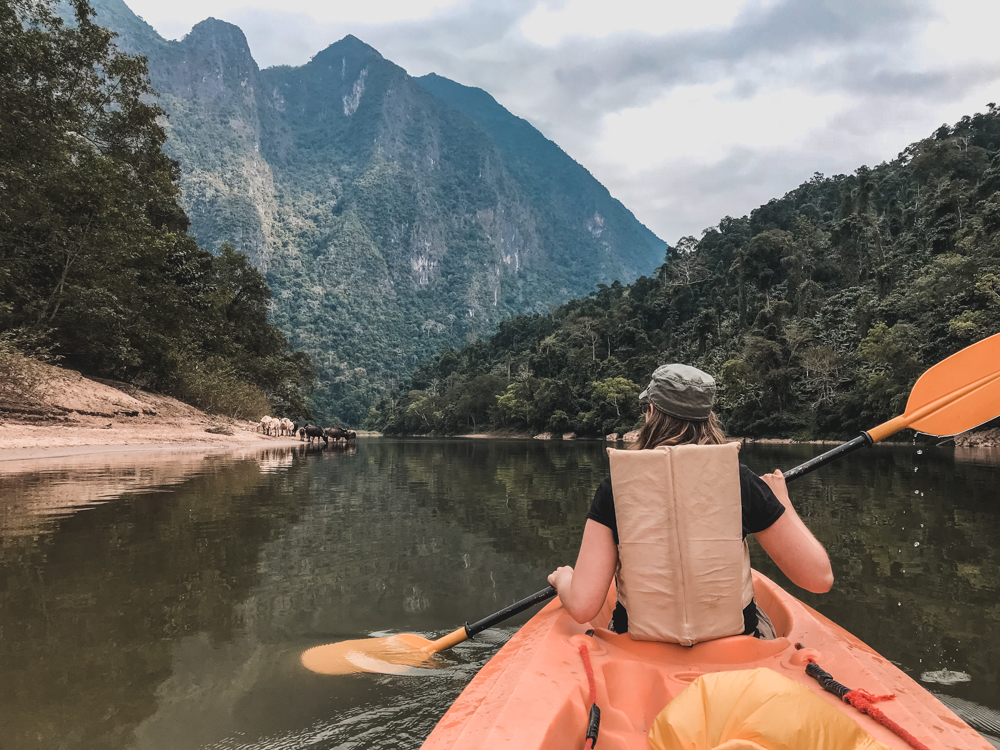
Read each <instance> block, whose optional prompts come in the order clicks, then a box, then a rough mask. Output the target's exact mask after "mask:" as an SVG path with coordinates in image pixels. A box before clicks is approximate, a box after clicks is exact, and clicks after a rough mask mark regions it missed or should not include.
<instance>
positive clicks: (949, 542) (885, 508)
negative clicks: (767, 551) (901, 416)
mask: <svg viewBox="0 0 1000 750" xmlns="http://www.w3.org/2000/svg"><path fill="white" fill-rule="evenodd" d="M817 452H818V449H817V448H814V447H812V446H749V447H747V448H745V449H744V452H743V458H742V460H743V461H744V462H745V463H747V464H748V465H749V466H750V467H751V468H753V469H755V470H756V471H758V472H764V471H769V470H771V469H773V468H774V467H781V468H786V469H787V468H790V467H791V466H794V465H796V464H798V463H801V462H802V461H803V460H806V459H807V458H810V457H811V456H813V455H815V454H816V453H817ZM606 473H607V457H606V455H605V453H604V450H603V445H601V444H599V443H587V442H575V443H561V442H540V441H481V440H449V441H445V440H440V441H436V440H409V441H407V440H388V439H375V440H362V441H360V442H359V443H358V447H357V449H356V450H353V451H350V452H345V451H344V450H325V451H322V450H312V451H310V450H306V449H305V447H303V448H301V449H289V450H280V451H265V452H254V453H245V454H232V455H223V456H219V455H216V456H208V457H205V456H197V455H191V454H163V453H161V454H155V455H146V454H141V455H140V454H132V455H127V454H126V455H121V456H110V457H109V456H105V457H91V458H76V459H66V460H61V459H57V460H50V461H47V462H44V463H37V464H35V465H33V466H32V465H17V466H15V465H14V464H13V463H12V462H0V665H2V668H0V717H2V720H0V748H3V749H4V750H19V749H21V748H25V749H29V748H46V750H48V749H50V748H95V749H97V748H100V749H101V750H104V749H106V748H108V749H117V748H129V749H132V748H136V749H142V750H160V749H163V750H184V749H186V748H219V749H220V750H222V749H225V750H235V749H237V748H261V749H264V748H269V749H277V748H281V749H285V748H408V749H411V748H414V747H417V746H418V745H419V743H420V741H421V740H422V739H423V738H424V737H426V735H427V734H428V733H429V732H430V730H431V728H432V727H433V725H434V723H435V722H436V721H437V719H438V718H439V717H440V716H441V715H442V714H443V713H444V711H445V710H446V709H447V707H448V706H449V705H450V703H451V702H452V701H453V700H454V698H455V697H456V696H457V695H458V694H459V693H460V692H461V690H462V688H463V687H464V686H465V685H466V684H467V683H468V681H469V680H470V679H471V678H472V676H473V675H474V674H475V672H476V670H477V669H478V668H479V667H480V666H481V665H482V664H483V663H485V661H486V660H487V659H488V658H489V657H490V656H491V655H492V654H493V653H494V652H495V651H496V649H497V648H498V646H499V645H500V644H501V643H502V642H503V641H505V640H506V639H507V638H509V637H510V635H511V634H512V633H513V632H514V630H515V629H516V627H517V624H518V623H517V622H514V623H512V624H511V625H510V626H509V627H507V628H502V629H498V630H494V631H489V632H488V633H486V634H484V635H483V636H480V637H479V638H478V639H477V641H476V642H475V643H466V644H462V645H461V646H459V647H458V648H456V649H455V650H454V651H453V652H452V653H451V655H450V657H449V659H450V664H449V666H448V667H447V668H445V669H442V670H438V672H437V673H436V674H435V676H433V677H419V678H417V677H400V676H396V677H389V676H378V675H370V674H364V675H355V676H345V677H329V676H318V675H314V674H311V673H308V672H306V671H305V670H304V669H303V668H302V667H301V666H300V665H299V661H298V657H299V654H300V653H301V652H302V651H303V650H304V649H306V648H308V647H310V646H314V645H317V644H320V643H328V642H331V641H335V640H342V639H347V638H359V637H366V636H369V635H372V634H385V633H392V632H415V633H419V634H422V635H424V636H428V637H436V636H439V635H442V634H443V633H444V632H445V631H450V630H452V629H454V628H455V627H457V626H459V625H461V624H462V623H464V622H465V621H467V620H475V619H478V618H480V617H482V616H484V615H486V614H489V613H490V612H493V611H495V610H497V609H499V608H501V607H502V606H504V605H506V604H508V603H510V602H512V601H514V600H515V599H518V598H520V597H522V596H526V595H527V594H530V593H532V592H534V591H536V590H538V589H540V588H542V587H543V586H544V585H545V576H546V575H547V574H548V573H549V572H550V571H551V570H552V569H553V568H555V567H556V566H557V565H560V564H566V563H572V561H573V559H574V558H575V554H576V549H577V546H578V544H579V539H580V535H581V532H582V529H583V523H584V514H585V512H586V510H587V507H588V505H589V503H590V499H591V497H592V495H593V490H594V488H595V487H596V486H597V484H598V483H599V482H600V480H601V479H602V478H603V477H604V476H605V474H606ZM792 497H793V499H794V501H795V502H796V505H797V507H798V508H799V511H800V513H801V514H802V515H803V516H804V517H805V518H806V521H807V523H808V524H809V526H810V527H811V528H812V529H813V531H814V532H815V533H816V535H817V536H818V537H819V539H820V540H821V541H822V542H823V543H824V544H826V546H827V548H828V549H829V551H830V555H831V558H832V560H833V564H834V572H835V574H836V576H837V583H836V586H835V589H834V591H833V592H832V593H831V594H829V595H826V596H813V595H808V594H804V593H803V592H801V591H800V590H798V589H796V588H795V587H793V586H791V584H789V583H788V582H787V581H786V580H785V579H784V578H783V577H782V576H781V575H780V573H778V572H777V571H776V570H775V569H774V567H773V566H772V565H771V564H770V562H769V561H768V560H767V558H766V556H764V554H763V553H762V552H760V550H759V549H755V550H754V564H755V566H756V567H758V568H760V569H761V570H762V571H763V572H765V573H766V574H768V575H770V576H772V577H775V578H776V579H777V580H778V581H779V582H781V583H782V584H783V585H785V586H786V587H787V588H788V589H789V590H790V591H792V592H793V593H795V594H796V595H797V596H799V597H800V598H802V599H803V600H804V601H806V602H807V603H809V604H811V605H812V606H814V607H816V608H817V609H819V610H820V611H822V612H823V613H824V614H826V615H827V616H828V617H830V618H832V619H834V620H835V621H837V622H838V623H840V624H841V625H843V626H844V627H846V628H847V629H848V630H850V631H852V632H853V633H855V634H856V635H858V636H859V637H860V638H862V639H863V640H865V641H867V642H868V643H869V644H870V645H871V646H873V647H874V648H875V649H877V650H878V651H880V652H882V653H883V654H884V655H885V656H887V657H888V658H889V659H891V660H892V661H894V662H895V663H896V664H898V665H899V666H900V667H901V668H902V669H904V670H905V671H906V672H908V673H909V674H910V675H912V676H913V677H914V678H915V679H918V680H920V679H923V680H924V681H925V684H926V686H927V687H928V688H929V689H932V690H934V691H936V692H938V693H940V694H944V695H946V696H952V697H956V698H960V699H964V700H967V701H972V702H974V703H976V704H978V705H979V706H982V707H985V708H987V709H991V710H996V711H1000V686H998V683H997V679H998V677H997V676H998V674H1000V628H998V624H1000V551H998V550H1000V455H996V454H993V455H991V454H989V453H983V452H979V453H973V452H969V451H967V452H961V451H955V450H953V449H944V448H931V449H927V448H924V449H923V451H922V452H920V451H918V449H917V448H915V447H881V446H880V447H877V448H875V449H872V450H870V451H867V452H862V453H860V454H856V455H854V456H852V457H849V458H847V459H844V460H842V461H841V462H840V463H839V464H835V465H832V466H829V467H825V468H823V469H821V470H820V471H819V472H817V473H816V474H813V475H811V476H808V477H806V478H804V479H802V480H800V481H799V482H798V483H796V484H795V485H793V489H792ZM521 621H522V622H523V618H522V620H521ZM942 680H943V682H942Z"/></svg>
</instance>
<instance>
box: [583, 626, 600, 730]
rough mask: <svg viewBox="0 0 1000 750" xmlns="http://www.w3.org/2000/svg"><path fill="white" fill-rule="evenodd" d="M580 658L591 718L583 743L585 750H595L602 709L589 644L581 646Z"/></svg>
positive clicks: (588, 632)
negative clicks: (599, 704) (598, 702)
mask: <svg viewBox="0 0 1000 750" xmlns="http://www.w3.org/2000/svg"><path fill="white" fill-rule="evenodd" d="M587 635H589V636H593V635H594V631H593V630H588V631H587ZM579 651H580V658H581V659H583V670H584V672H586V673H587V687H588V689H589V690H590V717H589V719H588V721H587V734H586V735H585V740H584V743H583V748H584V750H593V749H594V747H596V746H597V735H598V734H599V733H600V731H601V709H600V707H599V706H598V705H597V681H596V680H595V679H594V667H593V665H592V664H591V663H590V651H588V650H587V644H585V643H581V644H580V648H579Z"/></svg>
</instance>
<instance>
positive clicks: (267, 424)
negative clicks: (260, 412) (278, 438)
mask: <svg viewBox="0 0 1000 750" xmlns="http://www.w3.org/2000/svg"><path fill="white" fill-rule="evenodd" d="M277 421H278V420H277V419H271V417H267V416H264V417H261V418H260V431H261V432H263V433H264V434H265V435H270V434H271V429H272V426H273V425H272V423H273V422H277Z"/></svg>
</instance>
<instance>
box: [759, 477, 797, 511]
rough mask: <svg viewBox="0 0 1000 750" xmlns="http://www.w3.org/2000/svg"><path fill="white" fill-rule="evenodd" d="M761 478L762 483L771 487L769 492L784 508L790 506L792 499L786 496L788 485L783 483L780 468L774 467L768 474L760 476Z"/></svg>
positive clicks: (783, 478)
mask: <svg viewBox="0 0 1000 750" xmlns="http://www.w3.org/2000/svg"><path fill="white" fill-rule="evenodd" d="M761 479H763V480H764V484H766V485H767V486H768V487H770V488H771V492H773V493H774V496H775V497H776V498H778V500H779V501H780V502H781V504H782V505H784V506H785V507H786V508H790V507H792V501H791V500H790V499H789V497H788V485H787V484H785V475H784V474H782V473H781V469H775V470H774V471H772V472H771V473H770V474H765V475H764V476H762V477H761Z"/></svg>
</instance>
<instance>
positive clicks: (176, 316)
mask: <svg viewBox="0 0 1000 750" xmlns="http://www.w3.org/2000/svg"><path fill="white" fill-rule="evenodd" d="M72 6H73V15H74V18H73V22H72V23H64V21H63V20H62V19H60V18H59V17H58V16H57V15H56V13H55V9H54V6H53V3H52V2H46V1H45V0H0V343H2V344H3V347H2V350H3V351H4V352H9V351H11V348H12V347H19V348H20V349H22V350H25V349H26V350H29V351H32V352H41V353H44V354H47V355H48V356H50V357H54V358H58V359H62V360H63V361H64V362H65V363H66V364H69V365H71V366H73V367H75V368H78V369H80V370H81V371H83V372H85V373H87V374H90V375H95V376H104V377H109V378H115V379H119V380H126V381H129V382H131V383H134V384H136V385H140V386H142V387H147V388H152V389H156V390H161V391H164V392H167V393H170V394H172V395H176V396H178V397H180V398H182V399H184V400H186V401H189V402H190V403H193V404H195V405H198V406H201V407H203V408H207V409H209V410H212V411H216V412H219V413H228V414H231V415H233V416H241V417H256V416H259V413H260V412H262V411H267V410H270V409H272V408H273V409H275V410H278V411H280V412H281V413H283V414H305V413H307V412H308V408H307V406H306V401H305V397H306V395H307V389H308V386H309V385H310V383H311V381H312V378H313V375H314V373H313V370H312V365H311V364H310V362H309V359H308V357H307V356H306V355H304V354H302V353H299V352H294V351H292V349H291V347H290V346H289V344H288V342H287V340H286V339H285V337H284V335H283V334H282V333H281V332H280V331H279V330H278V329H277V328H276V327H275V326H273V325H272V324H271V323H269V322H268V319H267V312H268V306H269V304H270V297H271V293H270V290H269V289H268V286H267V283H266V281H265V279H264V276H263V275H262V274H261V273H260V272H259V271H258V270H257V269H255V268H254V267H253V266H252V265H251V264H250V263H249V262H248V260H247V258H246V257H245V256H244V255H242V254H240V253H237V252H235V251H234V250H233V248H232V247H231V246H225V247H223V248H222V250H221V252H220V254H219V255H218V256H213V255H212V254H211V253H209V252H207V251H206V250H203V249H201V248H200V247H198V245H197V243H196V241H195V240H194V239H193V238H192V237H191V236H190V235H189V234H188V225H189V222H188V218H187V216H186V215H185V213H184V211H183V210H182V209H181V207H180V205H179V203H178V196H179V192H180V191H179V188H178V185H177V182H178V179H179V175H180V170H179V167H178V165H177V163H176V162H174V161H172V160H171V159H170V158H168V157H167V156H166V155H165V154H164V153H163V151H162V150H161V147H162V145H163V143H164V140H165V138H166V136H165V133H164V130H163V128H162V127H161V125H160V124H159V118H160V116H161V115H162V114H163V111H162V110H161V109H160V108H159V107H158V106H156V105H155V104H153V103H151V102H152V101H153V91H152V89H151V88H150V85H149V81H148V78H147V75H146V64H145V60H144V59H142V58H140V57H134V56H130V55H127V54H124V53H121V52H119V51H117V50H116V49H115V47H114V46H113V45H112V37H113V34H112V33H111V32H109V31H107V30H106V29H104V28H101V27H100V26H97V25H96V24H94V23H93V18H92V16H93V11H92V9H91V8H90V6H89V4H88V3H87V1H86V0H74V2H73V3H72Z"/></svg>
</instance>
